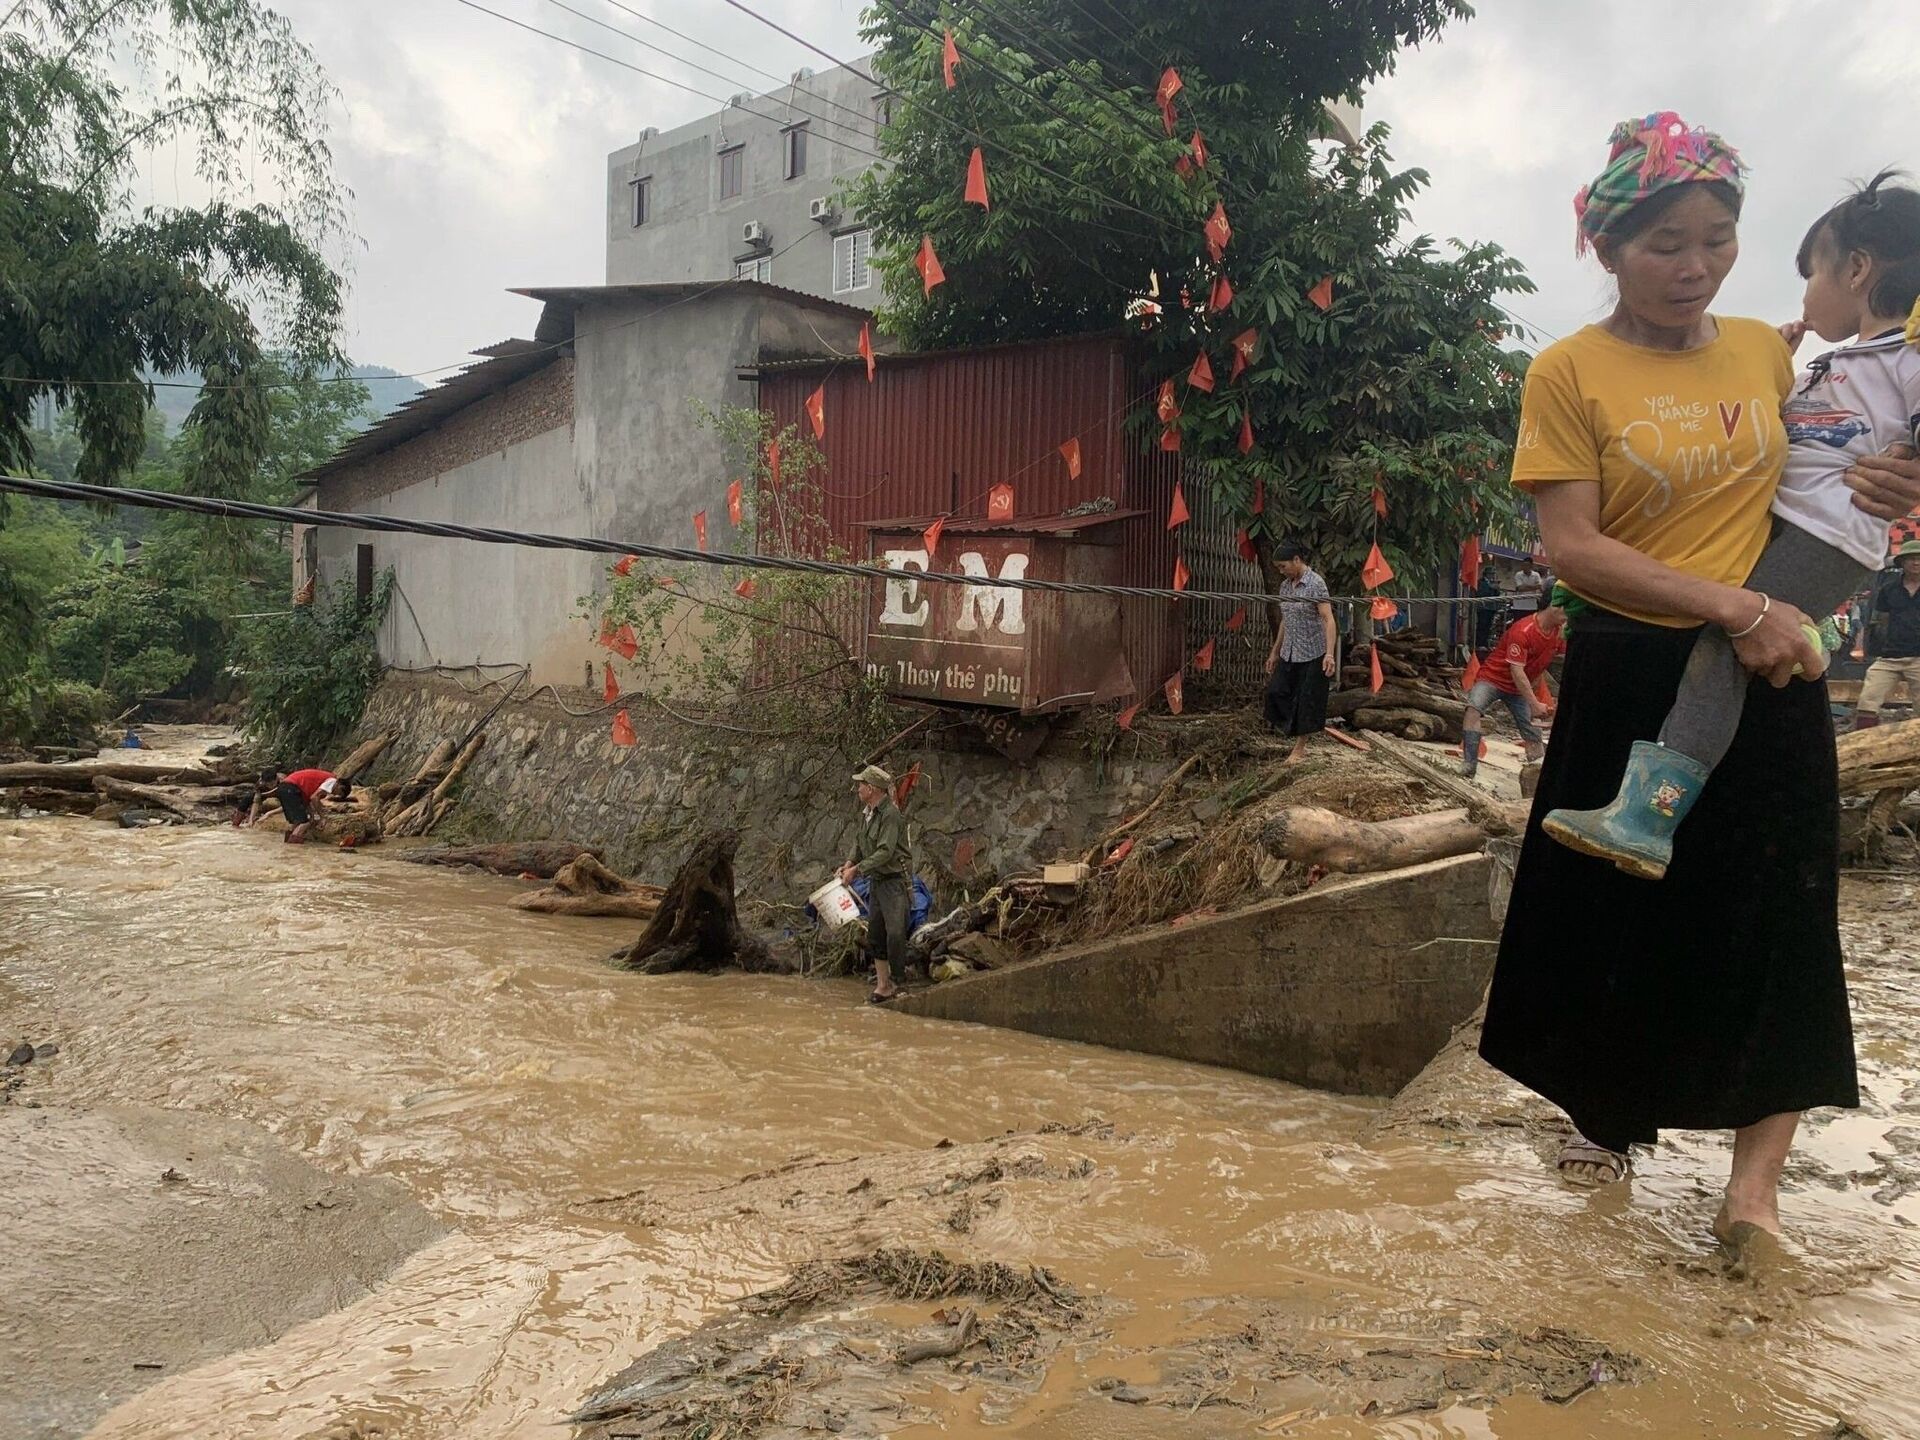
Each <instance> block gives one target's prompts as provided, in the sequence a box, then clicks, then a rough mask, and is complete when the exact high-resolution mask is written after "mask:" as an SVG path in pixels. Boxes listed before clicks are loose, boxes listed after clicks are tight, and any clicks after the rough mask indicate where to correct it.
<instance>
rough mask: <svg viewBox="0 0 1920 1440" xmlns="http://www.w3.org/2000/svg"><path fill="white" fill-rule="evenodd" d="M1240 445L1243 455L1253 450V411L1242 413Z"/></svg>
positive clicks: (1243, 411)
mask: <svg viewBox="0 0 1920 1440" xmlns="http://www.w3.org/2000/svg"><path fill="white" fill-rule="evenodd" d="M1239 444H1240V453H1241V454H1242V455H1245V454H1247V453H1248V452H1249V451H1251V450H1252V449H1253V412H1252V411H1251V410H1242V411H1241V412H1240V442H1239Z"/></svg>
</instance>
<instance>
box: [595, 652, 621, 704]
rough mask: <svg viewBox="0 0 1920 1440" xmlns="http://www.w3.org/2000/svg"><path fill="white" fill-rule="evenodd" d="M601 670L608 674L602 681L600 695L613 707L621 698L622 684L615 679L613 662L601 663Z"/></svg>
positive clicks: (605, 661)
mask: <svg viewBox="0 0 1920 1440" xmlns="http://www.w3.org/2000/svg"><path fill="white" fill-rule="evenodd" d="M600 668H601V669H602V670H603V671H605V672H606V673H605V675H604V676H603V677H602V678H601V681H600V694H601V696H602V697H603V698H604V699H605V700H606V702H607V703H608V704H609V705H611V704H612V703H613V702H614V701H616V700H618V699H619V698H620V682H619V681H618V680H616V679H614V678H613V662H612V661H611V660H602V661H601V662H600Z"/></svg>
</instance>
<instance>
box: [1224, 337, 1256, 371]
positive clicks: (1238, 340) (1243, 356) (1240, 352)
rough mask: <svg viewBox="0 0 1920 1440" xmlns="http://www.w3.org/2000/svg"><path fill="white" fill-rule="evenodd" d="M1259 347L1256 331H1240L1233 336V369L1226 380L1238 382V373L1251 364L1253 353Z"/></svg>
mask: <svg viewBox="0 0 1920 1440" xmlns="http://www.w3.org/2000/svg"><path fill="white" fill-rule="evenodd" d="M1259 347H1260V332H1259V331H1258V330H1242V331H1241V332H1240V333H1239V334H1238V335H1236V336H1234V337H1233V369H1232V370H1231V371H1230V372H1228V375H1227V379H1229V380H1238V379H1239V378H1240V372H1241V371H1242V370H1245V369H1246V368H1247V366H1249V365H1251V364H1252V363H1253V355H1254V351H1255V350H1257V349H1259Z"/></svg>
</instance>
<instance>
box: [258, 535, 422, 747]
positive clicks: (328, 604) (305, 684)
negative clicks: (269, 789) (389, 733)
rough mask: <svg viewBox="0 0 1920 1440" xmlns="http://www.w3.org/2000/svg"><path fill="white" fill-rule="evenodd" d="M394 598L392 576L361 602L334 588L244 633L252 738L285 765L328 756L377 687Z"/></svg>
mask: <svg viewBox="0 0 1920 1440" xmlns="http://www.w3.org/2000/svg"><path fill="white" fill-rule="evenodd" d="M392 593H393V574H392V572H391V571H389V572H387V573H385V574H383V575H381V576H380V578H379V579H378V580H377V581H376V582H375V584H374V589H373V594H372V595H371V596H370V597H369V598H368V600H367V601H366V603H364V604H363V603H361V601H360V600H359V598H358V597H357V596H356V595H355V594H354V593H353V591H352V590H351V589H350V588H348V587H345V586H342V587H337V588H335V589H333V590H330V591H326V592H324V593H322V594H320V595H318V596H316V597H315V599H314V603H313V604H311V605H301V606H296V607H295V608H294V610H293V612H292V613H291V614H289V615H276V616H268V617H266V618H263V619H262V620H260V621H258V622H257V623H256V624H255V625H254V627H253V628H251V629H249V630H247V631H245V632H243V639H242V643H241V646H240V652H241V655H242V657H243V658H242V660H241V665H242V668H243V669H244V671H245V679H246V686H247V721H246V728H247V733H248V734H249V736H251V737H252V738H253V739H254V740H256V741H257V742H259V743H260V744H261V745H262V746H263V747H264V748H265V749H266V750H267V751H269V752H270V753H272V754H274V755H276V756H279V757H280V758H281V759H283V760H287V761H293V760H309V759H315V758H317V757H319V756H321V755H324V754H326V753H327V752H328V751H329V750H330V749H331V748H332V746H333V744H334V742H335V741H337V740H338V739H339V738H340V737H341V736H343V735H345V734H346V733H347V731H348V730H350V729H351V728H352V727H353V724H354V722H355V721H357V720H358V719H359V718H360V713H361V711H363V710H365V709H366V707H367V697H368V696H370V695H371V694H372V693H373V688H374V686H375V685H377V684H379V682H380V652H379V648H378V646H377V644H376V643H375V637H376V635H377V633H378V631H379V628H380V622H381V621H382V620H384V619H385V618H386V613H387V604H388V602H389V600H390V599H391V598H392Z"/></svg>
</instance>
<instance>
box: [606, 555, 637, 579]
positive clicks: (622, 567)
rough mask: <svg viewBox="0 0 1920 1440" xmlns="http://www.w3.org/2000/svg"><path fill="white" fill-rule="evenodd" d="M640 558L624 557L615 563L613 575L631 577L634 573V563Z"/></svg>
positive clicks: (634, 556)
mask: <svg viewBox="0 0 1920 1440" xmlns="http://www.w3.org/2000/svg"><path fill="white" fill-rule="evenodd" d="M639 558H640V557H639V556H638V555H622V556H621V557H620V558H619V559H618V560H616V561H614V562H613V573H614V574H616V575H631V574H632V573H633V562H634V561H636V560H638V559H639Z"/></svg>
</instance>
